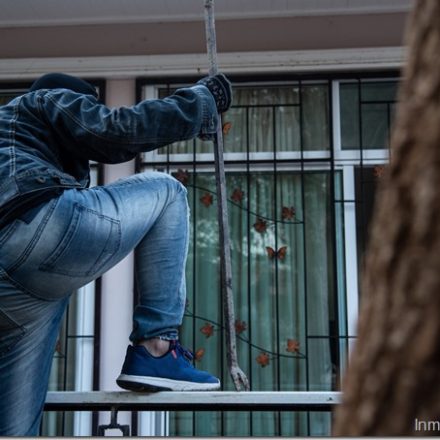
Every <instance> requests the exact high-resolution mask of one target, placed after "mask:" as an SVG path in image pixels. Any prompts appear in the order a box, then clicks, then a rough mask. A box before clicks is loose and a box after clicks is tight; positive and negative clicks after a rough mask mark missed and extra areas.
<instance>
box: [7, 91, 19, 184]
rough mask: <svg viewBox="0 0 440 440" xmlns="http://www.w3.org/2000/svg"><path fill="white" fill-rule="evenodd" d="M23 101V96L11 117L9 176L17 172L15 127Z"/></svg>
mask: <svg viewBox="0 0 440 440" xmlns="http://www.w3.org/2000/svg"><path fill="white" fill-rule="evenodd" d="M20 103H21V97H20V98H18V100H17V103H16V104H15V105H14V115H13V117H12V119H11V129H10V133H9V139H10V141H11V146H10V147H9V155H10V158H11V161H10V164H9V177H12V176H14V175H15V173H16V156H15V143H16V139H15V127H16V122H17V119H18V115H19V105H20Z"/></svg>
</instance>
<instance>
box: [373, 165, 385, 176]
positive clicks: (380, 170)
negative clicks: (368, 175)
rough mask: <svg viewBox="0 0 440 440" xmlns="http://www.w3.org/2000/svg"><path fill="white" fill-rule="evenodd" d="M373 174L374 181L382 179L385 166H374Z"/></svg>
mask: <svg viewBox="0 0 440 440" xmlns="http://www.w3.org/2000/svg"><path fill="white" fill-rule="evenodd" d="M373 174H374V177H375V178H376V179H382V177H383V176H384V174H385V166H383V165H376V166H375V167H374V170H373Z"/></svg>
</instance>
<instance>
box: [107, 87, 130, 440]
mask: <svg viewBox="0 0 440 440" xmlns="http://www.w3.org/2000/svg"><path fill="white" fill-rule="evenodd" d="M106 101H107V102H106V104H107V105H108V106H110V107H119V106H123V105H125V106H128V105H132V104H134V103H135V81H134V80H132V79H125V80H108V81H107V83H106ZM134 170H135V169H134V161H130V162H127V163H123V164H119V165H105V167H104V182H105V183H110V182H113V181H115V180H117V179H119V178H121V177H125V176H129V175H131V174H133V173H134ZM101 304H102V309H101V340H100V389H101V390H106V391H110V390H119V391H120V390H121V389H120V388H119V387H118V386H117V385H116V382H115V380H116V378H117V377H118V375H119V373H120V372H121V367H122V363H123V361H124V357H125V350H126V348H127V345H128V342H129V341H128V336H129V334H130V332H131V326H132V314H133V253H131V254H130V255H129V256H128V257H126V258H125V259H124V260H123V261H121V262H120V263H119V264H118V265H117V266H115V267H114V268H113V269H111V270H110V271H109V272H107V273H106V274H104V275H103V277H102V302H101ZM130 420H131V417H130V413H120V414H119V415H118V422H119V423H120V424H129V423H130ZM109 421H110V413H102V414H101V417H100V424H108V423H109ZM108 434H109V433H107V435H108ZM119 434H120V433H119Z"/></svg>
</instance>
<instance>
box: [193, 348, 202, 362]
mask: <svg viewBox="0 0 440 440" xmlns="http://www.w3.org/2000/svg"><path fill="white" fill-rule="evenodd" d="M204 355H205V349H204V348H199V349H198V350H196V352H195V353H194V360H196V361H200V360H201V359H202V357H203V356H204Z"/></svg>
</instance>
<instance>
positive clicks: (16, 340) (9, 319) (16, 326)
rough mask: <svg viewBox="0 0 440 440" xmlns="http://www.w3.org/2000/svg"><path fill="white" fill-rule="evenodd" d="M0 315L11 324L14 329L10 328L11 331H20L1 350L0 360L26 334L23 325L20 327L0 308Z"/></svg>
mask: <svg viewBox="0 0 440 440" xmlns="http://www.w3.org/2000/svg"><path fill="white" fill-rule="evenodd" d="M0 313H1V314H3V315H4V316H5V317H6V319H7V320H8V321H9V322H11V323H12V324H13V326H14V327H13V328H11V330H16V329H19V330H20V334H19V335H17V336H16V337H15V338H14V339H13V340H12V341H11V342H10V343H9V344H8V345H7V346H6V347H5V348H4V349H3V350H1V351H0V358H1V357H2V356H4V355H5V354H6V353H8V351H11V350H12V348H13V347H14V346H15V344H16V343H17V342H18V341H19V340H20V339H22V338H23V336H24V335H25V334H26V332H27V329H26V327H24V326H23V325H20V324H19V323H18V322H17V321H16V320H15V319H13V318H12V317H11V316H10V315H9V314H8V313H6V311H4V310H3V309H2V308H1V307H0Z"/></svg>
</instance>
